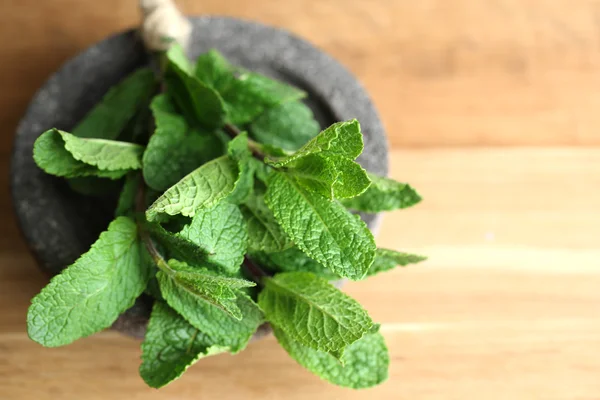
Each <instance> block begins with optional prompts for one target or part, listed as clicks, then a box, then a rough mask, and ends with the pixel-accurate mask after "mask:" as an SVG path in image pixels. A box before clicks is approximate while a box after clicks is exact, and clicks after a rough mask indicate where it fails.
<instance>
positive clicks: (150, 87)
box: [72, 68, 158, 139]
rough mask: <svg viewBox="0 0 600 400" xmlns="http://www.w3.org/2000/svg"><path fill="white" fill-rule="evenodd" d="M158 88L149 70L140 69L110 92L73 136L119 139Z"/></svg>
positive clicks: (78, 126)
mask: <svg viewBox="0 0 600 400" xmlns="http://www.w3.org/2000/svg"><path fill="white" fill-rule="evenodd" d="M157 85H158V82H157V80H156V78H155V77H154V73H153V72H152V71H151V70H150V68H140V69H138V70H137V71H135V72H133V73H132V74H130V75H129V76H128V77H127V78H125V79H124V80H122V81H121V82H120V83H119V84H117V85H116V86H113V87H112V88H111V89H110V90H109V91H108V93H107V94H106V95H105V96H104V98H103V99H102V101H101V102H100V103H98V104H97V105H96V106H95V107H94V108H93V109H92V110H91V111H90V112H89V113H88V114H87V115H86V116H85V117H84V118H83V120H82V121H81V122H80V123H79V125H77V126H76V127H75V129H73V131H72V132H73V135H75V136H78V137H81V138H99V139H116V138H117V137H118V136H119V134H120V133H121V132H122V131H123V130H124V129H125V127H126V126H127V125H128V123H129V122H130V121H131V119H132V118H134V116H135V114H136V112H138V110H140V109H141V108H142V107H143V106H144V105H145V104H146V102H147V100H148V99H149V98H150V97H151V96H152V94H153V93H154V92H155V91H156V88H157Z"/></svg>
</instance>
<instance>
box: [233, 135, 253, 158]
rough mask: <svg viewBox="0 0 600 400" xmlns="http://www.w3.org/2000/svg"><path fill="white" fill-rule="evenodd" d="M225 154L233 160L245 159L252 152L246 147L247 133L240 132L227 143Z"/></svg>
mask: <svg viewBox="0 0 600 400" xmlns="http://www.w3.org/2000/svg"><path fill="white" fill-rule="evenodd" d="M227 154H229V156H231V158H233V159H234V160H238V161H240V160H245V159H246V158H249V157H250V156H251V155H252V154H251V153H250V150H249V149H248V133H247V132H242V133H240V134H239V135H237V136H236V137H234V138H233V139H232V140H231V141H230V142H229V143H228V144H227Z"/></svg>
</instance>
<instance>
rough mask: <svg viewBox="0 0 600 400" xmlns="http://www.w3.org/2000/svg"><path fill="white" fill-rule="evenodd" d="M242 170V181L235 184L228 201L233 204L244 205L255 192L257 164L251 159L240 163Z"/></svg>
mask: <svg viewBox="0 0 600 400" xmlns="http://www.w3.org/2000/svg"><path fill="white" fill-rule="evenodd" d="M238 165H239V168H240V179H238V181H237V183H236V184H235V188H234V189H233V192H231V194H230V195H229V196H227V199H226V200H227V201H228V202H229V203H232V204H242V203H244V202H245V201H246V200H247V199H248V197H250V195H251V194H252V191H253V190H254V168H255V164H253V163H251V162H250V159H245V160H242V161H239V162H238Z"/></svg>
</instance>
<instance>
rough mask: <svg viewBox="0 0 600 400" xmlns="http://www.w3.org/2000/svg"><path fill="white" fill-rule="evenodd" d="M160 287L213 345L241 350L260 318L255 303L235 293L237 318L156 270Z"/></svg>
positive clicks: (172, 304)
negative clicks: (239, 312)
mask: <svg viewBox="0 0 600 400" xmlns="http://www.w3.org/2000/svg"><path fill="white" fill-rule="evenodd" d="M157 276H158V281H159V284H160V290H161V292H162V294H163V297H164V298H165V300H166V301H167V303H168V304H169V305H170V306H171V307H173V308H174V309H175V310H177V312H178V313H179V314H181V315H182V316H183V317H184V318H185V319H186V320H187V321H188V322H189V323H190V324H192V325H193V326H194V327H196V328H198V329H200V330H201V331H202V332H204V333H206V334H207V335H208V336H209V337H210V339H211V342H212V343H214V344H215V345H219V346H225V347H228V348H229V351H231V352H232V353H237V352H239V351H241V350H243V349H244V348H245V347H246V345H247V344H248V341H249V340H250V338H251V337H252V335H253V334H254V332H256V329H258V327H259V325H260V324H261V323H262V322H263V320H264V319H263V315H262V312H261V311H260V309H259V308H258V306H257V305H256V304H255V303H254V302H253V301H252V300H251V299H250V298H249V297H247V296H246V295H245V294H242V293H239V294H238V296H237V300H236V304H237V306H238V308H239V309H240V311H241V313H242V315H243V317H242V319H241V320H237V319H235V318H234V317H232V316H231V315H229V314H227V313H226V312H225V311H223V310H222V309H220V308H218V307H214V306H212V305H210V304H208V303H207V302H205V301H204V300H202V299H200V298H198V297H197V296H195V295H193V294H191V293H189V292H188V291H187V290H185V289H183V288H182V287H180V286H179V285H177V284H176V283H175V282H174V281H173V280H172V279H171V278H169V277H168V276H167V275H166V274H165V273H163V272H159V273H158V275H157Z"/></svg>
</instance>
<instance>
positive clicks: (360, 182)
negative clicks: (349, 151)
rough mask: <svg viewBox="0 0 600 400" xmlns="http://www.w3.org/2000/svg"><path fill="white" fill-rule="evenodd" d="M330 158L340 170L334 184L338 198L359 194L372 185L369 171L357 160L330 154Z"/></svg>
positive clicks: (337, 169)
mask: <svg viewBox="0 0 600 400" xmlns="http://www.w3.org/2000/svg"><path fill="white" fill-rule="evenodd" d="M328 159H329V161H331V162H332V163H333V165H334V166H335V169H336V171H338V175H337V179H336V181H335V183H334V184H333V193H334V196H335V198H336V199H346V198H351V197H355V196H358V195H360V194H362V193H364V192H365V190H367V189H368V188H369V186H370V185H371V180H370V179H369V177H368V175H367V171H365V170H364V169H363V168H362V167H361V166H360V165H359V164H358V163H357V162H355V161H352V160H350V159H348V158H345V157H341V156H329V157H328Z"/></svg>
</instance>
